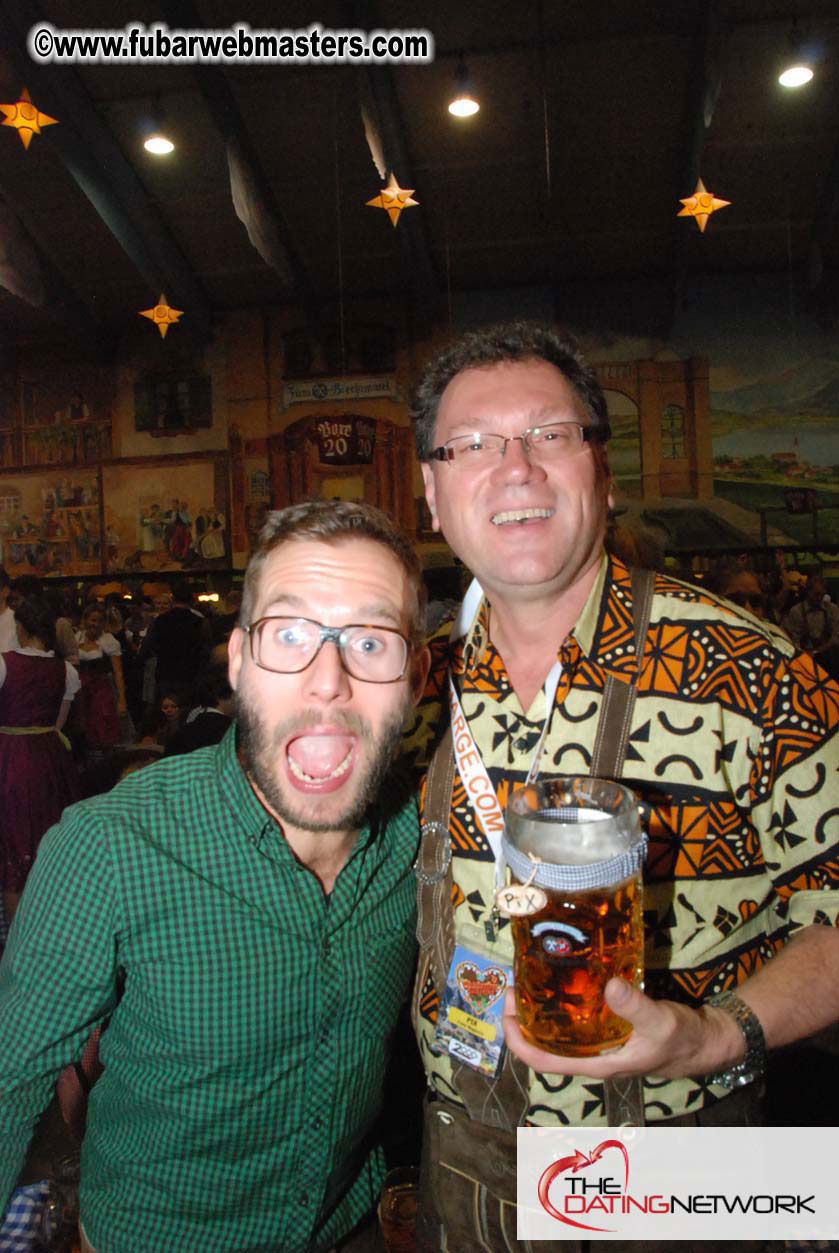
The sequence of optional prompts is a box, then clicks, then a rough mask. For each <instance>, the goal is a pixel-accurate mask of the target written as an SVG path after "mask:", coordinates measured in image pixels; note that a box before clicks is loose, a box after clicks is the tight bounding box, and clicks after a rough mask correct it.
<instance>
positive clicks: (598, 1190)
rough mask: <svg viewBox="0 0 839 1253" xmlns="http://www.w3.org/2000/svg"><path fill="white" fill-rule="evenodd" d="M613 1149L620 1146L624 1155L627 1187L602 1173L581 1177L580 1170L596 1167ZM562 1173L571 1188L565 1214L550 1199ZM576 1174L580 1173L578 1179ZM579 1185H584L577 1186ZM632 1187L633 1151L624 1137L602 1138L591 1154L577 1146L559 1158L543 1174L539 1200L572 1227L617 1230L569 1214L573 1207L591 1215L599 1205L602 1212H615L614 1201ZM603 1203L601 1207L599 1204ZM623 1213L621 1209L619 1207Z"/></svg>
mask: <svg viewBox="0 0 839 1253" xmlns="http://www.w3.org/2000/svg"><path fill="white" fill-rule="evenodd" d="M609 1149H616V1150H617V1151H618V1152H619V1153H620V1154H621V1155H622V1156H623V1165H624V1171H623V1174H624V1181H623V1187H622V1188H621V1186H620V1184H618V1183H616V1181H615V1180H613V1179H612V1178H611V1177H605V1178H604V1177H603V1176H602V1175H600V1176H598V1178H597V1179H596V1180H595V1179H586V1178H585V1176H580V1174H579V1172H580V1171H583V1170H586V1169H587V1168H588V1167H590V1166H594V1165H595V1163H596V1162H599V1161H600V1159H601V1158H602V1156H603V1154H604V1153H606V1152H607V1151H608V1150H609ZM561 1175H568V1176H569V1177H568V1179H567V1180H566V1184H567V1191H566V1193H565V1196H564V1198H563V1201H564V1207H565V1211H566V1212H565V1213H563V1212H562V1211H561V1210H559V1209H557V1207H556V1206H555V1205H554V1204H553V1202H552V1201H551V1198H550V1189H551V1184H552V1183H554V1182H555V1181H556V1180H557V1179H558V1178H559V1177H560V1176H561ZM574 1176H578V1177H577V1178H574ZM577 1185H580V1186H579V1187H577ZM628 1188H629V1154H628V1153H627V1151H626V1146H625V1145H623V1144H621V1142H620V1140H601V1142H600V1143H599V1144H598V1145H596V1146H595V1147H594V1148H593V1149H592V1150H591V1152H590V1153H588V1154H586V1153H582V1152H581V1151H580V1150H579V1149H576V1150H575V1151H574V1153H572V1154H570V1155H569V1156H568V1157H560V1158H559V1160H558V1161H555V1162H552V1163H551V1165H550V1166H548V1168H547V1170H545V1171H544V1172H543V1173H542V1177H541V1179H540V1180H539V1188H538V1192H539V1201H540V1204H541V1205H542V1208H543V1209H544V1210H546V1212H547V1213H548V1214H550V1215H551V1217H552V1218H556V1219H558V1220H559V1221H560V1222H561V1223H568V1225H569V1226H570V1227H580V1228H582V1229H583V1230H584V1231H614V1230H615V1228H614V1227H595V1226H592V1225H591V1224H590V1223H581V1222H578V1221H577V1220H576V1219H575V1218H571V1217H569V1213H568V1210H569V1207H570V1209H571V1210H572V1211H576V1212H579V1213H585V1214H589V1213H591V1211H592V1209H594V1208H597V1210H598V1211H605V1212H606V1213H612V1212H613V1205H614V1200H615V1199H616V1198H619V1197H621V1196H623V1195H625V1194H626V1192H627V1189H628ZM598 1201H599V1202H600V1204H599V1206H598V1205H597V1204H596V1203H597V1202H598ZM618 1212H620V1209H619V1210H618Z"/></svg>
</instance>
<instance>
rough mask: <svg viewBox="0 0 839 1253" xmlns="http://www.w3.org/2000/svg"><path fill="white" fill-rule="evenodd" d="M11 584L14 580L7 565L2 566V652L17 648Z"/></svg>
mask: <svg viewBox="0 0 839 1253" xmlns="http://www.w3.org/2000/svg"><path fill="white" fill-rule="evenodd" d="M11 586H12V581H11V579H10V578H9V576H8V574H7V573H6V567H5V566H0V653H5V652H7V651H8V650H9V649H10V648H17V630H16V628H15V615H14V610H13V609H12V607H11V605H10V604H9V593H10V591H11Z"/></svg>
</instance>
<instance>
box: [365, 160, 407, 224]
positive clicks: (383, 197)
mask: <svg viewBox="0 0 839 1253" xmlns="http://www.w3.org/2000/svg"><path fill="white" fill-rule="evenodd" d="M413 194H414V189H413V187H411V188H407V187H400V186H399V184H398V183H397V181H396V178H395V177H394V174H393V172H391V175H390V178H389V179H388V180H387V187H383V188H382V190H381V191H380V192H379V194H378V196H374V197H373V199H372V200H368V201H367V203H368V204H369V205H372V206H373V208H374V209H384V211H385V213H386V214H387V215H388V217H389V218H390V220H391V222H392V223H393V225H394V226H395V225H396V223H397V222H398V221H399V214H400V213H401V212H402V210H403V209H409V208H410V207H411V205H415V204H416V205H418V204H419V201H418V200H412V199H411V197H412V196H413Z"/></svg>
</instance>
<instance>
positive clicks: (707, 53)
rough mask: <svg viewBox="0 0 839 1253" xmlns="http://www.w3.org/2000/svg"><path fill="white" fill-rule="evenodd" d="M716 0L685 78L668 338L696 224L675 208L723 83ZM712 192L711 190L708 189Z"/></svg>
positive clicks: (697, 167)
mask: <svg viewBox="0 0 839 1253" xmlns="http://www.w3.org/2000/svg"><path fill="white" fill-rule="evenodd" d="M717 4H718V0H705V3H704V5H703V7H702V14H701V18H700V21H699V25H698V28H697V31H696V34H695V36H694V41H693V57H692V61H691V66H690V72H689V75H688V84H687V92H686V96H685V111H684V118H683V123H682V143H681V145H680V156H679V158H678V159H677V163H676V164H677V168H676V173H675V177H674V187H673V224H672V228H671V240H672V243H671V253H672V258H673V260H672V266H671V273H672V277H671V292H670V311H669V316H668V324H667V326H666V327H664V328H663V333H664V338H665V339H668V338H669V337H670V334H671V332H672V330H673V324H674V322H675V320H676V317H677V316H678V313H679V310H680V309H681V306H682V300H683V296H684V289H685V281H686V278H687V264H688V263H687V229H686V228H688V227H692V228H693V229H694V230H695V229H696V227H695V225H694V224H693V223H691V222H690V221H688V219H686V218H680V217H678V216H677V210H676V205H677V204H678V203H679V200H681V199H682V198H683V197H684V196H690V195H691V194H692V193H693V189H694V188H695V186H696V182H697V179H698V178H699V177H700V171H701V161H702V148H703V145H704V143H705V131H706V130H707V129H708V127H709V126H710V125H711V121H712V119H713V116H714V109H715V107H716V103H717V97H718V95H719V91H720V85H721V82H722V48H723V28H722V23H721V21H720V17H719V12H718V7H717ZM711 190H713V188H712V189H711Z"/></svg>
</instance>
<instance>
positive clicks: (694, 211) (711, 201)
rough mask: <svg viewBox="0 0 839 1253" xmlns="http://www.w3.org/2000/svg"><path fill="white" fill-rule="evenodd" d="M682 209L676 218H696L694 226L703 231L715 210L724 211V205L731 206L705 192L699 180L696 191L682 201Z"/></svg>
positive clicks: (729, 202)
mask: <svg viewBox="0 0 839 1253" xmlns="http://www.w3.org/2000/svg"><path fill="white" fill-rule="evenodd" d="M682 204H683V205H684V206H685V207H684V209H680V210H679V212H678V213H677V214H676V217H677V218H696V225H697V226H698V227H699V229H700V230H701V231H704V230H705V227H706V226H707V224H708V218H709V217H710V216H711V214H712V213H715V212H716V211H717V209H724V208H725V206H726V205H728V204H731V201H730V200H718V199H717V197H716V196H714V195H712V193H711V192H710V191H707V190H706V188H705V184H704V183H703V182H702V179H701V178H700V179H699V181H698V182H697V184H696V191H695V192H694V193H693V195H692V196H688V197H687V198H686V199H684V200H682Z"/></svg>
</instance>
